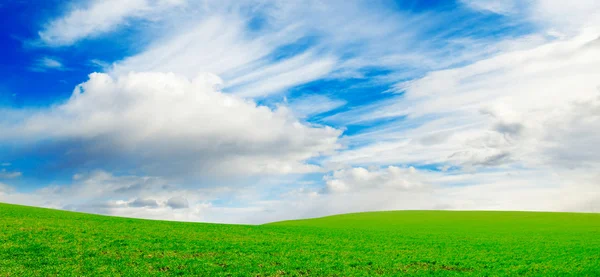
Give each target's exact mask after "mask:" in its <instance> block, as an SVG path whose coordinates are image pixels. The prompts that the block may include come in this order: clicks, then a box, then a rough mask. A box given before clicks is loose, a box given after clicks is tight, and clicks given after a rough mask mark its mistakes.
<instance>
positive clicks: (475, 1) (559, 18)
mask: <svg viewBox="0 0 600 277" xmlns="http://www.w3.org/2000/svg"><path fill="white" fill-rule="evenodd" d="M461 2H463V3H464V4H466V5H467V6H469V7H471V8H473V9H476V10H483V11H489V12H493V13H498V14H503V15H506V16H510V17H511V20H514V21H521V22H529V23H533V24H535V25H537V26H538V27H540V28H542V29H543V31H544V32H545V33H546V34H548V35H553V36H572V35H575V34H578V33H579V32H580V31H581V30H582V29H584V28H591V29H592V30H594V31H595V32H598V31H599V29H598V27H597V26H598V23H600V19H598V18H599V17H600V2H598V1H596V0H579V1H577V3H576V4H574V3H571V2H569V1H563V0H532V1H515V0H461Z"/></svg>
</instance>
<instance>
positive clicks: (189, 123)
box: [0, 73, 340, 176]
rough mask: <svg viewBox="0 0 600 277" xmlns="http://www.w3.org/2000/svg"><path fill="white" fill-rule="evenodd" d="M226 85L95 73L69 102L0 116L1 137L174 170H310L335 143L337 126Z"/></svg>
mask: <svg viewBox="0 0 600 277" xmlns="http://www.w3.org/2000/svg"><path fill="white" fill-rule="evenodd" d="M220 84H221V81H220V79H219V78H218V77H216V76H214V75H212V74H201V75H199V76H198V77H197V78H195V79H193V80H189V79H187V78H185V77H181V76H178V75H175V74H163V73H131V74H129V75H126V76H122V77H120V78H117V79H113V78H111V77H110V76H108V75H106V74H99V73H94V74H91V75H90V80H89V81H87V82H85V83H83V84H81V85H80V86H78V87H77V88H76V89H75V91H74V92H73V95H72V96H71V98H70V99H69V100H68V101H67V102H65V103H63V104H61V105H57V106H54V107H52V108H49V109H41V110H38V111H36V112H32V113H30V114H27V115H25V114H22V115H21V118H20V119H15V120H13V121H12V123H8V122H7V123H5V124H2V125H0V129H1V130H2V132H0V133H1V135H0V140H4V141H6V140H9V141H20V142H21V143H23V144H24V145H29V147H35V146H36V145H43V146H44V147H46V148H50V149H57V150H58V151H59V152H63V153H68V155H66V156H65V157H62V158H61V160H63V161H62V162H68V160H69V159H73V160H80V161H81V160H83V161H89V162H95V163H96V164H97V165H98V168H104V167H105V166H107V165H108V164H110V165H111V166H113V167H114V166H116V167H118V165H119V164H121V163H126V162H129V163H133V165H134V166H135V167H137V168H138V169H141V170H144V171H145V172H152V173H153V174H166V175H169V176H179V175H184V176H189V175H197V176H205V175H206V174H213V175H232V174H233V175H238V174H242V175H244V174H273V173H274V174H280V173H302V172H312V171H318V170H320V168H319V167H318V166H316V165H311V164H306V163H305V161H306V160H308V159H310V158H314V157H318V156H320V155H324V154H330V153H331V152H332V151H333V150H335V149H336V148H338V144H337V137H338V136H339V134H340V131H338V130H335V129H333V128H330V127H320V126H310V125H306V124H302V123H300V122H299V121H298V120H297V119H296V118H295V117H294V116H293V115H292V114H291V113H290V112H289V111H288V110H287V109H286V108H285V107H280V108H278V109H277V110H271V109H269V108H267V107H264V106H257V105H256V104H255V103H254V102H252V101H248V100H243V99H241V98H238V97H236V96H233V95H229V94H224V93H222V92H220V91H219V90H218V87H219V86H220ZM38 138H44V141H40V140H39V139H38ZM130 165H131V164H130Z"/></svg>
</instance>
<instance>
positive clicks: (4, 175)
mask: <svg viewBox="0 0 600 277" xmlns="http://www.w3.org/2000/svg"><path fill="white" fill-rule="evenodd" d="M21 175H22V173H21V172H18V171H14V172H13V171H7V170H6V168H3V169H0V179H14V178H19V177H21Z"/></svg>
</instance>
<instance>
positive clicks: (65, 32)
mask: <svg viewBox="0 0 600 277" xmlns="http://www.w3.org/2000/svg"><path fill="white" fill-rule="evenodd" d="M184 3H185V1H179V0H176V1H174V0H127V1H121V0H94V1H91V2H89V4H88V5H86V6H83V7H75V8H73V9H72V10H70V11H69V12H67V13H66V14H65V15H64V16H63V17H60V18H57V19H54V20H52V21H50V22H48V23H47V24H46V26H45V27H44V29H43V30H41V31H40V32H39V36H40V39H41V40H42V42H44V43H45V44H46V45H49V46H65V45H71V44H73V43H75V42H77V41H78V40H81V39H85V38H88V37H94V36H98V35H100V34H103V33H106V32H109V31H112V30H114V29H115V28H117V26H118V25H120V24H123V23H124V22H125V21H126V20H127V19H128V18H131V17H140V16H145V17H146V16H150V15H152V14H156V13H158V12H160V11H163V10H165V9H168V8H172V7H174V6H179V5H182V4H184Z"/></svg>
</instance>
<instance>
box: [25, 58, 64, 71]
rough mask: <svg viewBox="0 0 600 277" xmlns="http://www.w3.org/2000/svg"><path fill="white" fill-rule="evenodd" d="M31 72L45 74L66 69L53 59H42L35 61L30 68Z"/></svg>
mask: <svg viewBox="0 0 600 277" xmlns="http://www.w3.org/2000/svg"><path fill="white" fill-rule="evenodd" d="M30 69H31V70H32V71H38V72H45V71H49V70H59V71H64V70H67V69H68V68H67V67H65V66H64V65H63V64H62V62H60V60H58V59H57V58H54V57H42V58H39V59H37V60H36V61H35V63H34V64H33V65H32V66H31V67H30Z"/></svg>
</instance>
